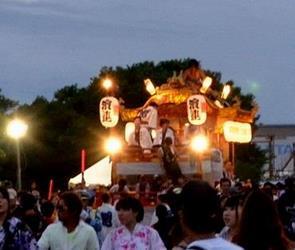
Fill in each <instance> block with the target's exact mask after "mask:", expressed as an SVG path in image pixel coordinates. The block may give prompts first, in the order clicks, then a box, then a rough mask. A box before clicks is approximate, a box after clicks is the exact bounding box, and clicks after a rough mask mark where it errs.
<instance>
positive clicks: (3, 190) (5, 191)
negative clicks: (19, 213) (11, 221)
mask: <svg viewBox="0 0 295 250" xmlns="http://www.w3.org/2000/svg"><path fill="white" fill-rule="evenodd" d="M0 193H1V194H2V195H3V198H4V199H5V200H7V203H8V211H7V213H8V215H9V214H10V205H9V193H8V191H7V189H6V188H4V187H0Z"/></svg>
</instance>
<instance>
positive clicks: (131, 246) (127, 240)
mask: <svg viewBox="0 0 295 250" xmlns="http://www.w3.org/2000/svg"><path fill="white" fill-rule="evenodd" d="M101 250H166V247H165V246H164V243H163V241H162V240H161V238H160V236H159V234H158V232H157V231H156V230H155V229H153V228H151V227H149V226H145V225H142V224H139V223H137V224H136V225H135V228H134V230H133V232H132V233H130V231H129V230H128V229H127V228H126V227H125V226H120V227H118V228H116V229H115V230H113V231H112V232H111V233H109V234H108V236H107V237H106V239H105V241H104V242H103V244H102V247H101Z"/></svg>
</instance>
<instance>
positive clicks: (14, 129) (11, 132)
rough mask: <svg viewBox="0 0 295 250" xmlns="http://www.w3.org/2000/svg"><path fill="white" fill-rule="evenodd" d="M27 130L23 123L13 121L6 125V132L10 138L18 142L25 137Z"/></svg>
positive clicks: (17, 120)
mask: <svg viewBox="0 0 295 250" xmlns="http://www.w3.org/2000/svg"><path fill="white" fill-rule="evenodd" d="M27 130H28V125H27V124H26V123H25V122H23V121H22V120H19V119H15V120H12V121H11V122H10V123H9V124H8V126H7V129H6V132H7V134H8V136H10V137H11V138H13V139H16V140H18V139H19V138H22V137H24V136H25V135H26V133H27Z"/></svg>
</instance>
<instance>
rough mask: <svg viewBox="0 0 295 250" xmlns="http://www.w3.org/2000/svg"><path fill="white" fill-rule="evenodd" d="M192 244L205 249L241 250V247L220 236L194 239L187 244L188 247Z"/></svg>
mask: <svg viewBox="0 0 295 250" xmlns="http://www.w3.org/2000/svg"><path fill="white" fill-rule="evenodd" d="M192 246H198V247H201V248H204V249H206V250H243V248H241V247H239V246H237V245H235V244H233V243H231V242H229V241H226V240H224V239H222V238H220V237H216V238H210V239H206V240H196V241H194V242H192V243H190V244H189V245H188V246H187V249H189V248H190V247H192Z"/></svg>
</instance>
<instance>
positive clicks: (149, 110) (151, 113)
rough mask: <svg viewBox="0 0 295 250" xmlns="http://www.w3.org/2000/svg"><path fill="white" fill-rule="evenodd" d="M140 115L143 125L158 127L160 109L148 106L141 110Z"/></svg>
mask: <svg viewBox="0 0 295 250" xmlns="http://www.w3.org/2000/svg"><path fill="white" fill-rule="evenodd" d="M139 116H140V118H141V122H142V123H143V126H146V127H147V128H153V129H156V128H157V123H158V110H157V109H156V108H155V107H153V106H147V107H146V108H144V109H143V110H142V111H140V113H139Z"/></svg>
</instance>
